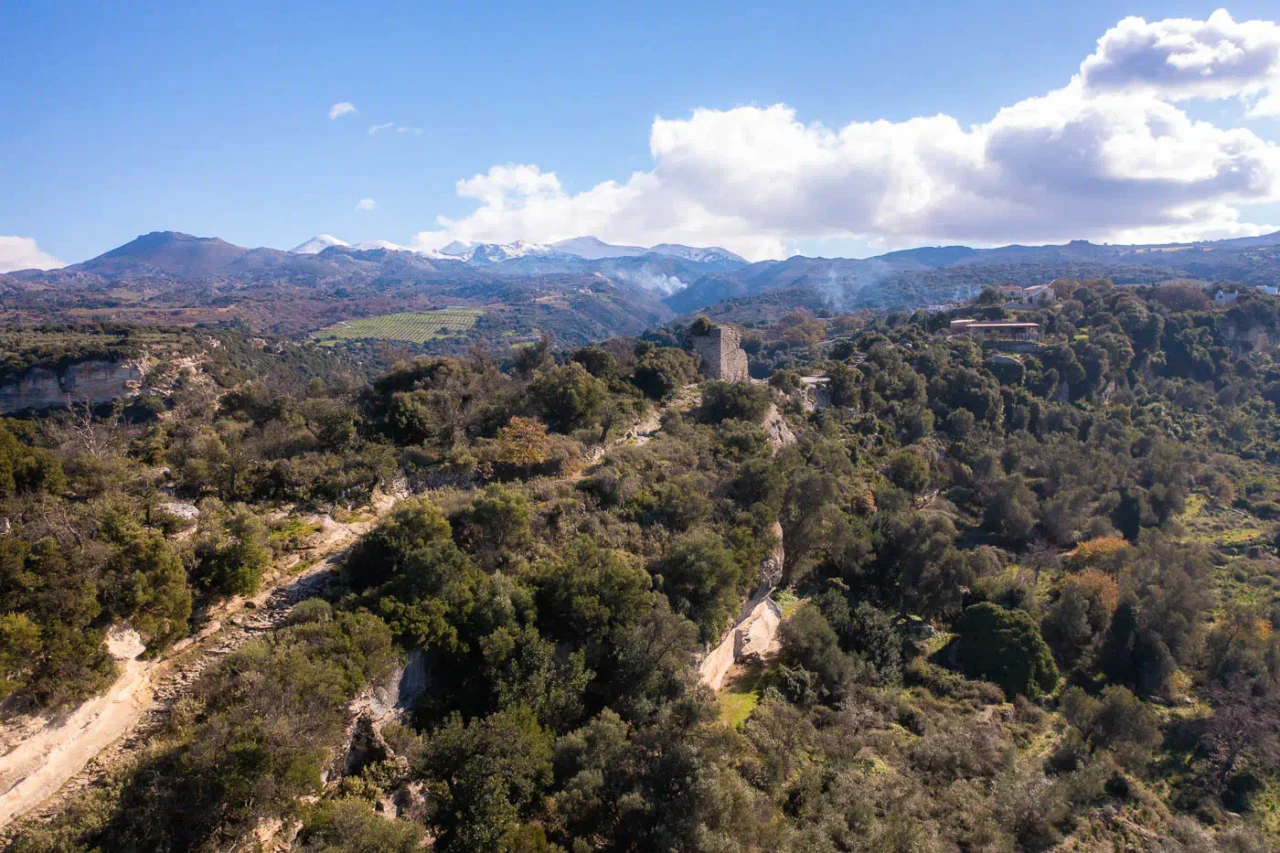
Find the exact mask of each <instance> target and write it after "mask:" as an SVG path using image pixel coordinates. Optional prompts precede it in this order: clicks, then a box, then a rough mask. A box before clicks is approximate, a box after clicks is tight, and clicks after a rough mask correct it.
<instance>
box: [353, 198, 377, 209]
mask: <svg viewBox="0 0 1280 853" xmlns="http://www.w3.org/2000/svg"><path fill="white" fill-rule="evenodd" d="M377 206H378V203H377V202H376V201H374V200H373V199H371V198H362V199H360V200H359V201H358V202H356V210H373V209H374V208H376V207H377Z"/></svg>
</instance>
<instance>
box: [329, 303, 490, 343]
mask: <svg viewBox="0 0 1280 853" xmlns="http://www.w3.org/2000/svg"><path fill="white" fill-rule="evenodd" d="M483 313H484V311H482V310H480V309H478V308H442V309H440V310H439V311H424V312H420V313H414V312H408V311H406V312H402V313H399V314H380V315H378V316H376V317H362V318H360V319H359V320H344V321H342V322H341V323H335V324H333V325H332V326H329V327H328V328H327V329H321V330H320V331H318V332H316V333H315V336H314V337H315V339H316V340H318V341H320V342H321V343H322V344H327V345H329V346H332V345H334V344H336V343H338V342H340V341H367V340H380V341H407V342H409V343H414V344H424V343H426V342H427V341H429V340H432V339H433V338H438V337H443V336H444V335H448V334H460V333H462V332H466V331H468V330H470V329H471V327H472V326H474V325H475V324H476V320H477V319H479V318H480V315H482V314H483Z"/></svg>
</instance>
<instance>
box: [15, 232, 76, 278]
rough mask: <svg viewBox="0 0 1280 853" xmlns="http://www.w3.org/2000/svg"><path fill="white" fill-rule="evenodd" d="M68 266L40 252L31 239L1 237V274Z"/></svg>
mask: <svg viewBox="0 0 1280 853" xmlns="http://www.w3.org/2000/svg"><path fill="white" fill-rule="evenodd" d="M63 266H66V264H64V263H63V262H62V261H60V260H58V259H57V258H55V257H53V255H49V254H46V253H44V252H42V251H40V247H39V246H37V245H36V241H35V240H33V239H31V238H30V237H0V273H3V272H12V271H14V270H31V269H36V270H51V269H57V268H58V267H63Z"/></svg>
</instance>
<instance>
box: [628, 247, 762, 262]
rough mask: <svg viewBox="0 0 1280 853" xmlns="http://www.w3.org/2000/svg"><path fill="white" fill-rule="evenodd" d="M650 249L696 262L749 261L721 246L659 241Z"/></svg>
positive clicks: (659, 253) (656, 252) (656, 253)
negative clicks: (702, 247)
mask: <svg viewBox="0 0 1280 853" xmlns="http://www.w3.org/2000/svg"><path fill="white" fill-rule="evenodd" d="M649 251H650V252H653V253H654V254H655V255H670V256H671V257H673V258H683V259H684V260H686V261H693V262H694V263H696V264H716V263H739V264H745V263H746V262H747V260H746V258H744V257H742V256H741V255H735V254H734V253H733V252H730V251H729V250H728V249H721V248H720V247H719V246H708V247H707V248H705V249H699V248H698V247H696V246H681V245H680V244H679V243H659V244H658V245H656V246H654V247H653V248H651V249H649Z"/></svg>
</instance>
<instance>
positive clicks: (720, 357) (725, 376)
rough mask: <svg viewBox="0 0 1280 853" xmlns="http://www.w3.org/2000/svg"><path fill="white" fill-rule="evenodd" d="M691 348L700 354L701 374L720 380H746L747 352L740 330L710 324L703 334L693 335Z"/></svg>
mask: <svg viewBox="0 0 1280 853" xmlns="http://www.w3.org/2000/svg"><path fill="white" fill-rule="evenodd" d="M693 348H694V350H695V351H696V352H697V353H698V355H700V356H702V374H703V375H704V376H706V377H707V378H708V379H719V380H720V381H721V382H746V381H747V378H748V375H747V354H746V352H745V351H744V350H743V349H742V332H741V331H739V330H738V329H737V328H735V327H733V326H712V327H711V330H710V331H708V332H707V333H706V334H705V335H694V336H693Z"/></svg>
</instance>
